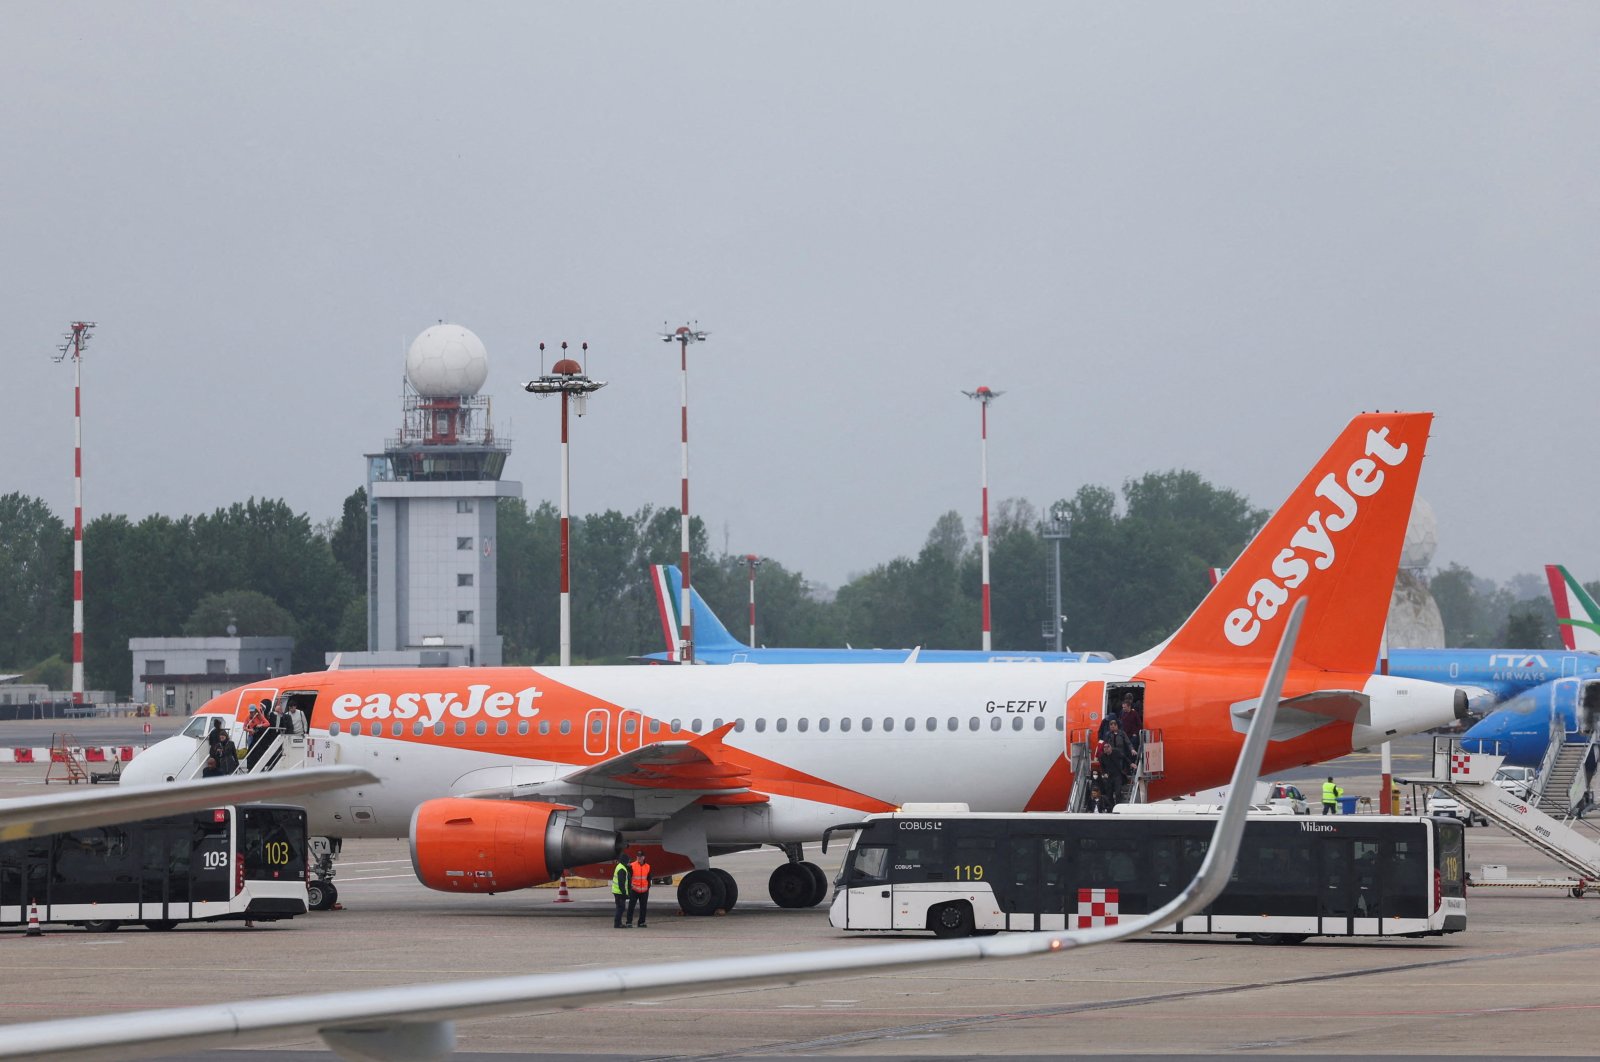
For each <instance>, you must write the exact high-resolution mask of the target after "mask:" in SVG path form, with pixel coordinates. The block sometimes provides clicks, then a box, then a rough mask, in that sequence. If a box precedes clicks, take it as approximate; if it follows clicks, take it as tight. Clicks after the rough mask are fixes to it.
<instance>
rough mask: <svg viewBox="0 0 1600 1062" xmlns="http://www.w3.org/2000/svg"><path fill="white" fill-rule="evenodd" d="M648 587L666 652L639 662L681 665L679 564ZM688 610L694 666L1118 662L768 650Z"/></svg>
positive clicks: (1051, 655) (698, 600)
mask: <svg viewBox="0 0 1600 1062" xmlns="http://www.w3.org/2000/svg"><path fill="white" fill-rule="evenodd" d="M650 585H651V588H652V589H653V590H654V591H655V595H656V614H657V616H658V617H659V618H660V620H661V634H662V637H664V638H665V639H666V641H667V648H666V650H665V651H663V652H659V653H649V654H646V655H645V656H642V657H639V658H638V659H640V660H641V661H645V662H648V663H652V664H676V663H679V656H678V646H680V645H682V644H683V636H682V634H681V629H682V625H681V624H680V622H679V620H678V611H677V608H676V607H675V606H674V604H673V602H675V601H678V600H679V599H680V598H681V597H682V596H683V575H682V573H680V572H679V571H678V566H677V565H676V564H652V565H651V566H650ZM689 601H690V609H691V610H692V614H693V616H694V662H695V663H696V664H1042V663H1058V664H1059V663H1072V664H1086V663H1105V662H1107V661H1110V660H1112V659H1114V657H1112V655H1111V654H1110V653H1101V652H1085V653H1073V652H1061V653H1056V652H1047V651H1034V650H1030V649H923V648H921V647H920V646H919V647H918V648H915V649H854V648H850V647H848V646H846V647H845V648H843V649H834V648H787V647H775V648H768V647H767V646H764V645H756V646H752V645H746V644H745V643H743V642H741V641H740V640H739V639H737V638H735V637H734V636H733V635H732V634H731V633H729V631H728V628H727V626H726V625H724V624H723V622H722V621H721V620H720V619H718V618H717V614H716V613H715V612H712V611H711V607H710V606H709V605H707V604H706V603H705V599H704V598H702V597H701V596H700V591H698V590H696V589H695V588H694V587H692V586H691V587H690V588H689Z"/></svg>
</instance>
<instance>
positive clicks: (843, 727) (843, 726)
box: [839, 715, 850, 733]
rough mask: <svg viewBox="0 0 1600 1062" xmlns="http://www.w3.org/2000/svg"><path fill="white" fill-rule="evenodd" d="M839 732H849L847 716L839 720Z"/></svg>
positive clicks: (848, 718)
mask: <svg viewBox="0 0 1600 1062" xmlns="http://www.w3.org/2000/svg"><path fill="white" fill-rule="evenodd" d="M839 731H840V732H841V733H849V731H850V717H849V716H848V715H847V716H845V717H844V718H843V719H841V720H839Z"/></svg>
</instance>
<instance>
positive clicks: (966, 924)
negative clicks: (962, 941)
mask: <svg viewBox="0 0 1600 1062" xmlns="http://www.w3.org/2000/svg"><path fill="white" fill-rule="evenodd" d="M928 928H929V929H931V930H933V935H934V936H936V937H970V936H971V935H972V907H971V906H970V905H969V904H965V903H942V904H940V905H939V906H938V907H935V908H934V909H933V910H931V911H929V912H928Z"/></svg>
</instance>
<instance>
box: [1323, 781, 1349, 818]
mask: <svg viewBox="0 0 1600 1062" xmlns="http://www.w3.org/2000/svg"><path fill="white" fill-rule="evenodd" d="M1342 796H1344V790H1343V789H1341V788H1340V787H1339V786H1336V785H1334V784H1333V779H1332V778H1331V777H1330V778H1329V779H1328V780H1327V781H1326V782H1323V783H1322V813H1323V814H1324V815H1337V814H1339V798H1340V797H1342Z"/></svg>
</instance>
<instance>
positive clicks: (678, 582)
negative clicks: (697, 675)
mask: <svg viewBox="0 0 1600 1062" xmlns="http://www.w3.org/2000/svg"><path fill="white" fill-rule="evenodd" d="M651 576H652V577H653V578H654V580H655V584H656V588H657V589H656V608H657V610H658V611H659V612H660V614H661V629H662V632H663V634H664V635H665V637H666V639H667V651H668V652H669V653H673V654H674V659H676V652H677V648H678V644H677V643H678V640H679V638H680V637H681V630H682V624H683V617H682V616H680V615H678V611H679V608H680V606H679V602H681V601H682V600H683V573H682V572H680V571H679V570H678V566H677V565H676V564H654V565H651ZM689 606H690V608H692V609H693V610H694V615H693V619H694V645H695V649H696V650H700V649H707V650H718V651H724V652H728V651H734V650H738V649H748V648H750V647H749V646H748V645H745V644H744V643H743V642H741V641H740V640H739V639H737V638H735V637H734V636H733V635H732V634H730V633H729V632H728V628H727V627H724V626H723V625H722V621H721V620H719V619H718V618H717V614H716V613H715V612H712V611H711V607H710V606H709V605H707V604H706V602H705V599H704V598H702V597H701V596H700V591H698V590H696V589H695V588H694V587H692V586H691V587H690V588H689Z"/></svg>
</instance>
